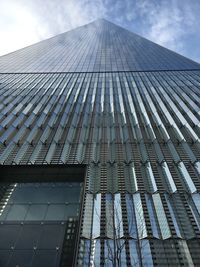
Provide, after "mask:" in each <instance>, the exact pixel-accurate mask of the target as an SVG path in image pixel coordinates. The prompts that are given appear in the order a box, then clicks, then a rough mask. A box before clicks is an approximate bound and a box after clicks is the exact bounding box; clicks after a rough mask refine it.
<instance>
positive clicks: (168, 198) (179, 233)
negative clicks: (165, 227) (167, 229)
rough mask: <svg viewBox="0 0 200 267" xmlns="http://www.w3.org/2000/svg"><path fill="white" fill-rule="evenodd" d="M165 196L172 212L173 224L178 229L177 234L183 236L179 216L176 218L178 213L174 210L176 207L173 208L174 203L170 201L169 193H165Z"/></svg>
mask: <svg viewBox="0 0 200 267" xmlns="http://www.w3.org/2000/svg"><path fill="white" fill-rule="evenodd" d="M165 198H166V201H167V206H168V209H169V212H170V215H171V218H172V221H173V224H174V228H175V230H176V234H177V236H178V237H180V238H182V235H181V232H180V226H179V224H178V221H177V218H176V215H175V212H174V208H173V205H172V203H171V201H170V197H169V195H168V194H165Z"/></svg>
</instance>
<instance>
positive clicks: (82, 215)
mask: <svg viewBox="0 0 200 267" xmlns="http://www.w3.org/2000/svg"><path fill="white" fill-rule="evenodd" d="M0 73H1V74H0V163H1V167H0V171H1V172H0V174H1V185H0V189H1V191H0V197H1V202H0V205H1V206H0V266H9V267H10V266H30V267H39V266H42V267H51V266H53V267H57V266H73V265H74V266H200V254H199V251H200V239H199V238H200V194H199V190H200V143H199V142H200V140H199V135H200V101H199V100H200V64H198V63H195V62H193V61H192V60H190V59H187V58H185V57H183V56H181V55H178V54H177V53H174V52H172V51H170V50H168V49H166V48H163V47H161V46H159V45H157V44H155V43H152V42H150V41H149V40H146V39H144V38H142V37H140V36H138V35H136V34H134V33H132V32H129V31H127V30H125V29H123V28H121V27H119V26H116V25H114V24H112V23H110V22H108V21H106V20H102V19H101V20H97V21H95V22H92V23H90V24H88V25H85V26H82V27H79V28H77V29H75V30H72V31H69V32H67V33H63V34H61V35H58V36H55V37H53V38H50V39H48V40H45V41H42V42H40V43H37V44H35V45H31V46H29V47H27V48H23V49H21V50H18V51H16V52H13V53H10V54H8V55H5V56H2V57H1V58H0Z"/></svg>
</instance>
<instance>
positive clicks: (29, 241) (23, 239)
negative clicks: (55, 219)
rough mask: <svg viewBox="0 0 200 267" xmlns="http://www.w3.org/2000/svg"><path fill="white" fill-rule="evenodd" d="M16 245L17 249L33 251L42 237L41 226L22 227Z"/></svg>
mask: <svg viewBox="0 0 200 267" xmlns="http://www.w3.org/2000/svg"><path fill="white" fill-rule="evenodd" d="M20 228H21V231H20V233H19V237H18V239H17V243H16V249H33V247H35V246H37V245H38V241H39V238H40V236H41V230H42V228H41V225H32V224H31V225H22V226H21V227H20Z"/></svg>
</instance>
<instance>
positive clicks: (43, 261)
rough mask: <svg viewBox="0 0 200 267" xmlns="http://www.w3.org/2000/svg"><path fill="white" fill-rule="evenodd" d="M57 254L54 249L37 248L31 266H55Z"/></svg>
mask: <svg viewBox="0 0 200 267" xmlns="http://www.w3.org/2000/svg"><path fill="white" fill-rule="evenodd" d="M57 256H58V252H57V251H56V250H55V249H54V250H37V251H36V253H35V255H34V258H33V263H32V266H37V267H55V266H56V258H57Z"/></svg>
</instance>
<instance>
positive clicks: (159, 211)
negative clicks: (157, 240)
mask: <svg viewBox="0 0 200 267" xmlns="http://www.w3.org/2000/svg"><path fill="white" fill-rule="evenodd" d="M152 198H153V202H154V207H155V211H156V215H157V220H158V223H159V226H160V231H161V235H162V238H163V239H167V238H169V237H170V236H171V233H170V229H169V226H168V222H167V218H166V215H165V211H164V209H163V205H162V201H161V199H160V195H159V194H154V195H152Z"/></svg>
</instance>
